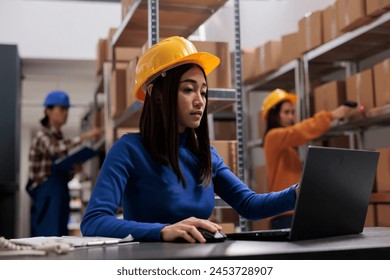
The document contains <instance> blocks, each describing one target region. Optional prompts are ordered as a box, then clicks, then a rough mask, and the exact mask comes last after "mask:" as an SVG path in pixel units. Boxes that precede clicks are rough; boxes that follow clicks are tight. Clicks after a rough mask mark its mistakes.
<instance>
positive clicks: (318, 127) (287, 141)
mask: <svg viewBox="0 0 390 280" xmlns="http://www.w3.org/2000/svg"><path fill="white" fill-rule="evenodd" d="M332 120H333V118H332V114H331V113H330V112H326V111H321V112H318V113H317V114H315V115H314V116H313V117H312V118H308V119H305V120H303V121H301V122H299V123H297V124H295V125H292V126H289V127H282V128H275V129H272V130H270V131H269V132H268V134H267V135H266V137H265V139H264V141H265V142H264V146H267V145H272V146H276V147H278V149H283V148H287V147H298V146H300V145H303V144H305V143H307V142H308V141H310V140H313V139H315V138H317V137H320V136H321V135H323V134H324V133H325V132H327V131H328V130H329V129H330V125H331V122H332Z"/></svg>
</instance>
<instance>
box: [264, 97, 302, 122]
mask: <svg viewBox="0 0 390 280" xmlns="http://www.w3.org/2000/svg"><path fill="white" fill-rule="evenodd" d="M284 101H289V102H291V104H292V105H293V106H295V104H296V103H297V95H296V94H292V93H288V94H286V95H285V96H284V97H283V98H282V99H280V100H279V101H278V103H276V104H274V105H273V106H275V105H277V104H280V103H281V102H284ZM270 109H271V108H268V109H267V110H263V111H262V117H263V119H264V120H266V119H267V115H268V112H269V110H270Z"/></svg>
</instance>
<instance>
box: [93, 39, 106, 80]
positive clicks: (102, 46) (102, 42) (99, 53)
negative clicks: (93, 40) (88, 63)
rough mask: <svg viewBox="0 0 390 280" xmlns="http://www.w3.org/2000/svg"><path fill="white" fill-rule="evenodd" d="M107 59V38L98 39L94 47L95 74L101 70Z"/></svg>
mask: <svg viewBox="0 0 390 280" xmlns="http://www.w3.org/2000/svg"><path fill="white" fill-rule="evenodd" d="M106 61H108V58H107V39H99V41H98V44H97V48H96V74H97V75H99V74H100V73H102V71H103V63H104V62H106Z"/></svg>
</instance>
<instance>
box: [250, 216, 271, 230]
mask: <svg viewBox="0 0 390 280" xmlns="http://www.w3.org/2000/svg"><path fill="white" fill-rule="evenodd" d="M249 225H250V230H263V229H271V218H266V219H262V220H259V221H250V224H249Z"/></svg>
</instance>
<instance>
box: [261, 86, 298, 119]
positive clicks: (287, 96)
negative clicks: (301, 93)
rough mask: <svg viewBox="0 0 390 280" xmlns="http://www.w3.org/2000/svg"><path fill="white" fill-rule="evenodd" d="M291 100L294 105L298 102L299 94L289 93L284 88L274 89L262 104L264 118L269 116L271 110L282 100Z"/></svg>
mask: <svg viewBox="0 0 390 280" xmlns="http://www.w3.org/2000/svg"><path fill="white" fill-rule="evenodd" d="M286 100H287V101H290V102H291V103H292V104H293V105H295V103H296V102H297V96H296V95H295V94H292V93H288V92H286V91H285V90H283V89H279V88H278V89H275V90H273V91H272V92H271V93H270V94H269V95H268V96H267V97H266V98H265V99H264V101H263V105H262V106H261V111H262V117H263V119H266V118H267V114H268V112H269V110H270V109H271V108H272V107H274V106H275V105H277V104H278V103H280V102H282V101H286Z"/></svg>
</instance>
